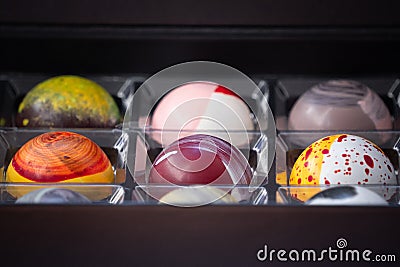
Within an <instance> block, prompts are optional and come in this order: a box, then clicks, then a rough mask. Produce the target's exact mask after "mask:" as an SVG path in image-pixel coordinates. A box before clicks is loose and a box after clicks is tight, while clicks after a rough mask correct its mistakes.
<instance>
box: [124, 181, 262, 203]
mask: <svg viewBox="0 0 400 267" xmlns="http://www.w3.org/2000/svg"><path fill="white" fill-rule="evenodd" d="M199 188H201V187H199ZM203 188H204V187H203ZM185 189H187V187H176V186H163V185H152V186H137V187H136V188H135V190H134V191H133V193H132V203H135V204H145V205H156V204H161V205H163V204H165V203H163V202H160V201H159V200H161V201H162V197H163V196H166V195H167V194H169V193H173V192H174V191H175V190H185ZM212 189H216V190H222V191H223V192H227V194H228V195H230V196H232V197H233V198H234V200H235V201H234V202H226V203H220V202H218V200H217V201H214V202H211V203H209V204H211V205H221V204H222V205H257V206H258V205H266V204H267V203H268V193H267V190H266V189H265V188H263V187H249V186H239V185H237V186H235V187H234V188H233V189H232V188H228V187H223V186H212ZM189 190H190V189H189ZM190 193H191V192H190ZM152 196H154V197H152ZM187 204H188V205H190V204H193V203H187Z"/></svg>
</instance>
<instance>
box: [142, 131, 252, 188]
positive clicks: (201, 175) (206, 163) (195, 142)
mask: <svg viewBox="0 0 400 267" xmlns="http://www.w3.org/2000/svg"><path fill="white" fill-rule="evenodd" d="M251 178H252V173H251V169H250V166H249V164H248V162H247V160H246V158H245V157H244V156H243V154H242V153H241V152H240V151H239V150H238V149H237V148H236V147H234V146H231V145H230V144H228V143H227V142H225V141H224V140H222V139H219V138H217V137H214V136H209V135H192V136H188V137H185V138H182V139H180V140H178V141H176V142H174V143H172V144H171V145H170V146H168V147H167V148H165V149H164V150H163V151H162V152H161V153H160V154H159V155H158V157H157V158H156V159H155V161H154V164H153V167H152V169H151V172H150V178H149V181H150V182H151V183H161V184H165V183H173V184H177V185H191V184H211V183H212V184H248V183H249V182H250V180H251Z"/></svg>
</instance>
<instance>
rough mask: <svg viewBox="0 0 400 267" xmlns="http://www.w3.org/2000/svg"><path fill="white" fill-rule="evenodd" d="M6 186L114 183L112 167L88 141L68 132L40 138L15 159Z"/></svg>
mask: <svg viewBox="0 0 400 267" xmlns="http://www.w3.org/2000/svg"><path fill="white" fill-rule="evenodd" d="M6 181H7V182H25V183H32V182H37V183H56V182H61V183H113V182H114V174H113V170H112V167H111V163H110V161H109V159H108V158H107V156H106V154H105V153H104V152H103V150H102V149H101V148H100V147H99V146H98V145H97V144H95V143H94V142H92V141H91V140H90V139H88V138H86V137H84V136H82V135H79V134H76V133H71V132H49V133H45V134H42V135H39V136H37V137H35V138H33V139H31V140H30V141H28V142H27V143H26V144H25V145H24V146H22V147H21V148H20V149H19V150H18V151H17V153H16V154H15V155H14V157H13V159H12V161H11V162H10V164H9V166H8V168H7V174H6Z"/></svg>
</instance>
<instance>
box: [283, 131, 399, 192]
mask: <svg viewBox="0 0 400 267" xmlns="http://www.w3.org/2000/svg"><path fill="white" fill-rule="evenodd" d="M290 184H296V185H320V184H383V185H396V184H397V179H396V176H395V173H394V168H393V165H392V163H391V162H390V160H389V158H388V157H387V156H386V155H385V154H384V153H383V151H382V150H381V149H380V148H379V147H378V146H377V145H375V144H374V143H372V142H371V141H369V140H367V139H364V138H362V137H359V136H355V135H348V134H341V135H332V136H327V137H324V138H321V139H320V140H318V141H316V142H314V143H312V144H311V145H310V146H309V147H307V148H306V149H305V150H304V151H303V153H302V154H301V155H300V156H299V158H298V159H297V161H296V163H295V164H294V166H293V170H292V173H291V174H290Z"/></svg>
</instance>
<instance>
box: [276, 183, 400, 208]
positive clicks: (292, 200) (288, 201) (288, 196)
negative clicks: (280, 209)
mask: <svg viewBox="0 0 400 267" xmlns="http://www.w3.org/2000/svg"><path fill="white" fill-rule="evenodd" d="M341 186H342V187H343V186H344V185H319V186H282V187H280V188H279V189H278V199H279V203H280V204H284V205H307V203H306V202H307V200H309V199H310V198H312V197H313V196H315V195H316V194H318V193H321V192H323V191H324V190H327V189H330V188H335V187H336V188H337V187H341ZM357 186H358V187H359V186H360V185H357ZM361 187H362V188H365V189H368V190H370V191H372V192H374V193H376V194H377V195H379V196H380V197H382V198H383V199H384V200H385V201H386V202H387V204H388V205H390V206H399V200H400V186H395V185H362V186H361ZM348 205H357V204H352V203H351V202H350V203H349V204H348ZM372 206H373V204H372Z"/></svg>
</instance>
